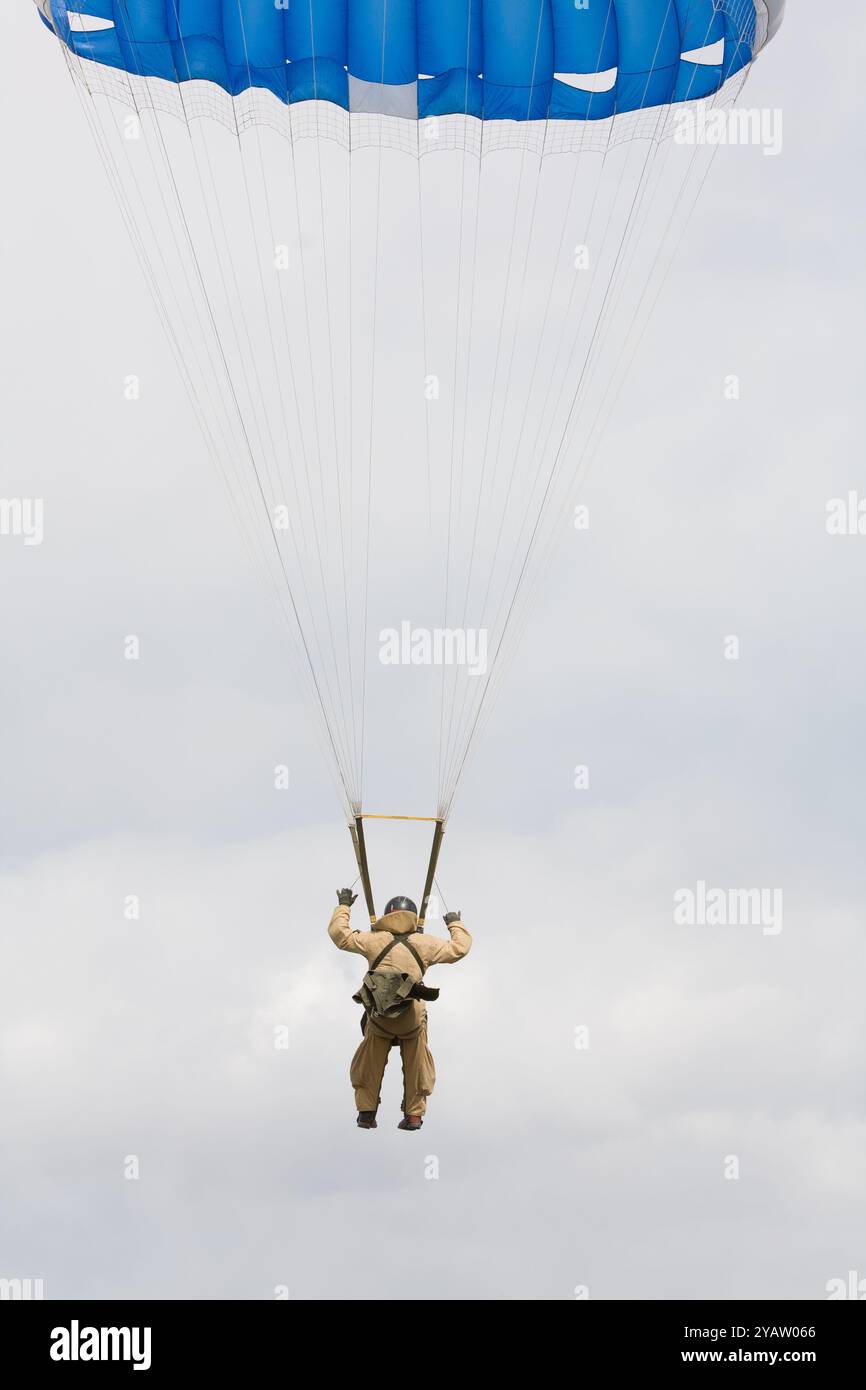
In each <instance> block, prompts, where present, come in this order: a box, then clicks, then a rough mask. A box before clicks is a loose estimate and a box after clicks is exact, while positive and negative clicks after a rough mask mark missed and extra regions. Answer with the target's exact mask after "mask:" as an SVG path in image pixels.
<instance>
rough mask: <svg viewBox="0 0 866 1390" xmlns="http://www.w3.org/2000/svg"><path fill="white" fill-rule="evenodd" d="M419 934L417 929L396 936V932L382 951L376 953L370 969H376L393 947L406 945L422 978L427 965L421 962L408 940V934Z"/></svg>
mask: <svg viewBox="0 0 866 1390" xmlns="http://www.w3.org/2000/svg"><path fill="white" fill-rule="evenodd" d="M420 935H421V933H420V932H417V931H412V932H408V933H407V935H406V936H397V935H396V934H395V935H393V936H392V937H391V940H390V941H389V942H388V945H387V946H386V947H385V949H384V950H383V951H380V952H379V954H378V956H377V957H376V959H375V960H374V961H373V964H372V965H371V966H370V970H371V971H373V970H378V969H379V966H380V965H381V964H382V961H383V960H384V959H385V957H386V956H387V955H388V954H389V953H390V952H391V951H393V949H394V947H395V946H405V947H406V950H407V951H408V952H409V953H410V954H411V955H413V956H414V957H415V962H416V964H417V966H418V968H419V970H420V971H421V976H422V978H423V977H424V974H425V972H426V970H427V967H426V965H425V964H424V962H423V960H422V959H421V957H420V956H419V954H418V952H417V951H416V950H415V947H414V946H413V945H412V943H411V942H410V940H409V937H410V936H420Z"/></svg>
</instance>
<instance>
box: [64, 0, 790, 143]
mask: <svg viewBox="0 0 866 1390" xmlns="http://www.w3.org/2000/svg"><path fill="white" fill-rule="evenodd" d="M37 4H38V5H39V7H40V11H41V13H42V17H43V19H44V20H45V23H46V24H48V25H49V27H51V28H53V29H54V31H55V32H56V33H57V34H58V35H59V37H60V38H61V39H62V40H63V42H64V43H65V44H66V45H67V47H68V48H70V49H71V50H72V52H73V53H76V54H78V55H79V56H80V57H82V58H87V59H90V60H91V61H92V62H96V63H101V64H103V65H105V66H107V67H112V68H120V69H121V70H123V71H124V72H128V73H132V74H135V75H137V76H141V77H161V78H164V79H165V80H166V81H169V82H187V81H190V80H193V79H198V80H203V81H207V82H213V83H216V85H217V86H219V87H222V88H223V90H224V91H226V92H228V93H230V94H231V95H233V96H236V95H238V94H239V93H240V92H244V91H247V90H249V89H250V88H263V89H266V90H268V91H270V92H273V93H274V95H275V96H276V97H278V98H279V100H280V101H282V102H299V101H311V100H318V101H326V102H332V103H333V104H334V105H336V106H340V107H342V108H343V109H344V110H346V111H373V112H381V113H383V114H389V115H395V116H403V117H406V118H407V119H410V120H418V119H423V118H424V117H427V116H444V115H471V116H476V117H479V118H480V119H483V120H488V121H499V120H510V121H530V120H544V119H548V118H549V119H552V120H581V121H585V120H600V119H602V118H605V117H610V116H613V115H616V114H618V113H620V112H626V111H637V110H642V109H644V108H646V107H654V106H660V105H665V104H667V103H668V102H680V101H688V100H691V99H693V98H698V97H705V96H709V95H711V94H712V93H713V92H716V91H718V90H719V88H720V87H721V86H722V85H723V84H724V83H725V82H726V81H727V79H728V78H729V77H732V76H733V75H734V74H735V73H737V72H739V71H740V70H741V69H742V68H744V67H745V66H746V65H747V64H748V63H750V62H751V61H752V58H753V57H754V54H755V47H756V44H757V42H758V38H757V35H758V24H757V19H758V15H757V6H758V5H761V0H37ZM762 8H763V7H762ZM82 17H83V18H82ZM92 21H101V23H94V22H92Z"/></svg>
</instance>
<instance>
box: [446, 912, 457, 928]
mask: <svg viewBox="0 0 866 1390" xmlns="http://www.w3.org/2000/svg"><path fill="white" fill-rule="evenodd" d="M443 921H444V922H445V925H446V927H450V926H451V923H452V922H459V921H460V913H459V912H446V913H445V916H444V918H443Z"/></svg>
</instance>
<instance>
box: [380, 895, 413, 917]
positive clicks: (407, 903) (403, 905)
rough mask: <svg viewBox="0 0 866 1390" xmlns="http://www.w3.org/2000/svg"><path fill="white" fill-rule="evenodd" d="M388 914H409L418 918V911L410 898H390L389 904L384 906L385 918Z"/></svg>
mask: <svg viewBox="0 0 866 1390" xmlns="http://www.w3.org/2000/svg"><path fill="white" fill-rule="evenodd" d="M389 912H411V913H413V914H414V916H416V917H417V916H418V909H417V907H416V906H415V904H414V903H413V901H412V899H411V898H391V900H390V902H387V903H386V904H385V916H386V917H387V916H388V913H389Z"/></svg>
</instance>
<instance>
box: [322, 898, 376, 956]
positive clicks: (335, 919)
mask: <svg viewBox="0 0 866 1390" xmlns="http://www.w3.org/2000/svg"><path fill="white" fill-rule="evenodd" d="M349 914H350V909H349V908H348V907H343V906H342V905H341V906H339V907H335V908H334V913H333V916H332V917H331V920H330V922H329V923H328V936H329V937H330V938H331V940H332V941H333V943H334V945H335V946H336V947H338V949H339V950H341V951H354V952H355V953H356V955H359V956H365V955H366V954H367V951H368V949H369V946H370V939H371V937H372V932H367V931H352V928H351V927H350V926H349Z"/></svg>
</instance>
